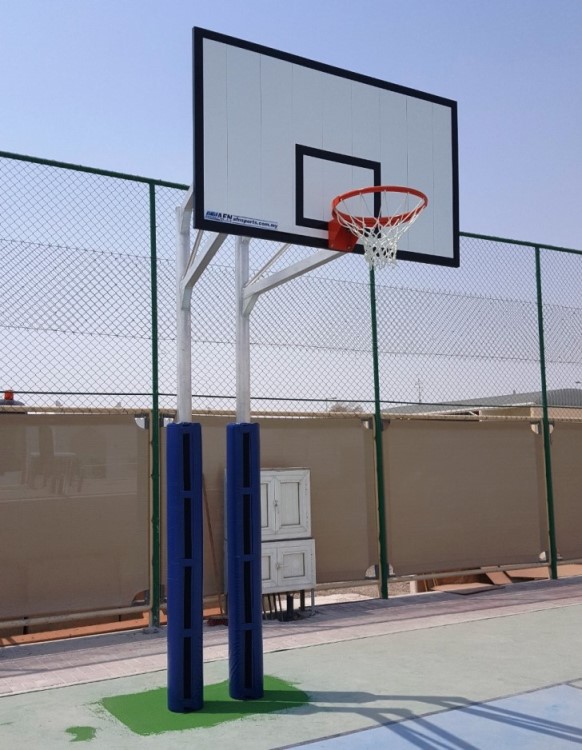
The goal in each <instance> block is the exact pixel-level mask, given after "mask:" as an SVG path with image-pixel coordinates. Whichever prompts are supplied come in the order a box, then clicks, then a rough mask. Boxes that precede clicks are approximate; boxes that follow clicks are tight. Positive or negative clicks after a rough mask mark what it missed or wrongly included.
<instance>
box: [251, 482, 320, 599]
mask: <svg viewBox="0 0 582 750" xmlns="http://www.w3.org/2000/svg"><path fill="white" fill-rule="evenodd" d="M309 537H311V488H310V483H309V469H263V470H262V471H261V541H262V544H261V572H262V585H263V593H264V594H270V593H275V592H280V591H298V590H305V589H311V590H313V589H314V588H315V540H314V539H311V538H309Z"/></svg>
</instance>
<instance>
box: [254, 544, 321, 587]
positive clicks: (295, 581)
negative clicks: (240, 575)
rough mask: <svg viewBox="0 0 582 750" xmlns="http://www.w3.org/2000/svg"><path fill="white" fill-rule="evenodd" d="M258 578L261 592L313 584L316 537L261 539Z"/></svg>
mask: <svg viewBox="0 0 582 750" xmlns="http://www.w3.org/2000/svg"><path fill="white" fill-rule="evenodd" d="M261 577H262V588H263V593H264V594H269V593H273V592H276V591H297V590H301V589H312V588H313V587H314V586H315V540H314V539H297V540H295V539H290V540H287V541H276V542H263V544H262V545H261Z"/></svg>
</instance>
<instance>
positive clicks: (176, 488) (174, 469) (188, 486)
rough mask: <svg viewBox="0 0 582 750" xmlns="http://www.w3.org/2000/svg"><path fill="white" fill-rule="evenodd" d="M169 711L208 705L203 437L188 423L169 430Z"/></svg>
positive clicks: (173, 425) (195, 708)
mask: <svg viewBox="0 0 582 750" xmlns="http://www.w3.org/2000/svg"><path fill="white" fill-rule="evenodd" d="M166 455H167V467H168V477H167V490H168V491H167V498H168V500H167V503H168V505H167V509H168V510H167V517H168V520H167V527H168V538H167V542H168V544H167V547H168V708H169V709H170V711H175V712H177V713H187V712H189V711H197V710H198V709H200V708H202V706H203V704H204V696H203V668H202V616H203V606H202V594H203V578H202V560H203V557H202V544H203V525H202V497H203V496H202V431H201V428H200V425H199V424H193V423H188V422H182V423H180V424H171V425H169V426H168V429H167V449H166Z"/></svg>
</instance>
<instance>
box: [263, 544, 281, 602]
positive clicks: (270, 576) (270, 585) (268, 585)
mask: <svg viewBox="0 0 582 750" xmlns="http://www.w3.org/2000/svg"><path fill="white" fill-rule="evenodd" d="M261 588H262V591H263V594H268V593H269V592H271V591H276V590H277V548H276V547H275V546H274V545H271V544H263V545H262V547H261Z"/></svg>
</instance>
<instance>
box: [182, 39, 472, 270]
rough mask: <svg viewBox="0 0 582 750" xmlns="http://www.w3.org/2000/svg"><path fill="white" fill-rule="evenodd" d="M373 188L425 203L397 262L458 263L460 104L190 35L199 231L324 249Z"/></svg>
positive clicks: (225, 41) (286, 56)
mask: <svg viewBox="0 0 582 750" xmlns="http://www.w3.org/2000/svg"><path fill="white" fill-rule="evenodd" d="M369 185H403V186H406V187H411V188H416V189H418V190H421V191H422V192H423V193H425V194H426V196H427V197H428V206H427V208H426V209H425V210H424V211H423V213H422V214H421V216H420V218H419V219H418V221H417V222H416V223H415V224H414V225H413V226H412V227H411V228H410V230H409V232H408V233H407V234H405V235H404V237H403V239H402V240H401V242H400V244H399V253H398V257H399V258H401V259H403V260H414V261H420V262H426V263H437V264H441V265H447V266H458V265H459V210H458V205H459V201H458V157H457V106H456V102H454V101H451V100H449V99H443V98H442V97H438V96H433V95H430V94H426V93H423V92H420V91H415V90H413V89H408V88H404V87H402V86H397V85H395V84H391V83H387V82H385V81H380V80H377V79H374V78H370V77H368V76H362V75H358V74H357V73H352V72H350V71H346V70H341V69H339V68H335V67H331V66H328V65H324V64H322V63H318V62H314V61H311V60H306V59H304V58H300V57H297V56H295V55H290V54H287V53H285V52H280V51H277V50H273V49H270V48H267V47H262V46H259V45H256V44H252V43H250V42H246V41H242V40H240V39H235V38H233V37H227V36H224V35H222V34H217V33H215V32H212V31H207V30H205V29H200V28H195V29H194V189H195V198H194V226H195V227H197V228H199V229H208V230H211V231H216V232H228V233H229V234H243V235H248V236H251V237H258V238H266V239H277V240H280V241H281V242H290V243H295V244H299V245H308V246H312V247H327V222H328V221H329V218H330V205H331V201H332V199H333V197H334V196H336V195H338V194H340V193H343V192H346V191H348V190H353V189H355V188H358V187H365V186H369ZM357 250H358V249H357Z"/></svg>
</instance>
